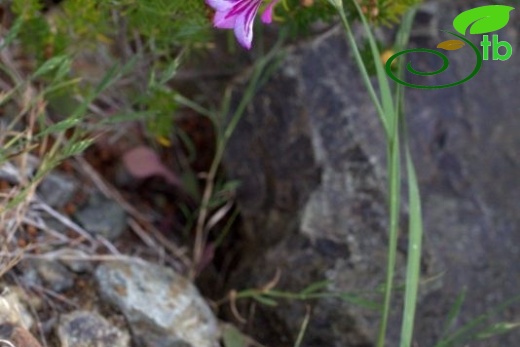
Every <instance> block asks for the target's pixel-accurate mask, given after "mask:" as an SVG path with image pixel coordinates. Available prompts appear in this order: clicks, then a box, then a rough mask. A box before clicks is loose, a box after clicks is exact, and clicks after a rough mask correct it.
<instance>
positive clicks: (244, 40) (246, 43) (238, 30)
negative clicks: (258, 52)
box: [233, 0, 262, 49]
mask: <svg viewBox="0 0 520 347" xmlns="http://www.w3.org/2000/svg"><path fill="white" fill-rule="evenodd" d="M247 1H248V4H247V6H246V7H243V8H241V9H240V14H239V15H238V16H237V18H236V23H235V36H236V38H237V40H238V42H239V43H240V44H241V45H242V46H243V47H245V48H247V49H250V48H251V42H252V41H253V22H254V20H255V16H256V13H257V12H258V8H259V7H260V4H261V3H262V1H261V0H247ZM234 10H235V9H234ZM233 12H234V11H233Z"/></svg>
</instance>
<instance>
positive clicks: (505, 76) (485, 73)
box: [225, 1, 520, 347]
mask: <svg viewBox="0 0 520 347" xmlns="http://www.w3.org/2000/svg"><path fill="white" fill-rule="evenodd" d="M435 6H437V10H435V11H434V10H432V7H435ZM475 6H477V5H476V4H474V3H471V2H456V3H454V2H448V1H443V2H435V3H430V4H428V5H427V8H426V10H425V12H426V14H427V15H426V16H424V17H423V18H422V19H421V18H419V19H420V20H418V22H417V26H419V27H416V28H415V29H414V33H413V35H412V42H411V45H410V46H411V47H425V48H434V47H435V46H436V44H437V43H439V42H440V41H442V40H447V39H451V38H452V37H449V35H446V34H444V33H442V32H440V31H437V30H434V28H438V29H446V30H449V29H450V28H452V20H453V18H455V16H456V15H457V14H458V13H460V12H461V11H463V10H465V9H468V8H470V7H475ZM439 14H442V17H441V16H440V15H439ZM432 16H433V17H432ZM518 20H520V12H518V11H513V12H511V19H510V21H509V25H508V26H507V27H506V28H504V29H503V30H501V31H500V32H499V36H500V39H501V40H506V41H508V42H510V43H511V44H512V46H513V56H512V58H511V59H509V60H508V61H505V62H499V61H492V60H489V61H485V62H484V66H483V67H482V69H481V71H480V72H479V74H478V75H477V76H476V77H474V78H473V79H472V80H470V81H468V82H466V83H465V84H463V85H461V86H458V87H454V88H449V89H443V90H418V89H407V90H406V98H407V107H406V108H407V117H408V121H409V131H410V136H411V147H412V151H413V156H414V158H415V161H416V166H417V169H418V174H419V178H420V185H421V193H422V198H423V214H424V223H425V231H426V235H425V246H424V250H425V257H424V259H423V264H422V265H423V266H422V268H423V273H422V274H423V276H424V278H425V279H427V278H434V277H435V276H437V275H441V274H442V276H439V277H438V279H437V280H436V281H433V282H432V281H430V282H429V283H428V284H426V285H424V286H423V288H422V291H421V296H420V304H419V312H418V314H417V320H416V335H415V340H416V341H418V342H420V346H423V345H424V346H431V345H435V343H436V341H438V339H439V338H440V335H441V332H442V327H443V324H444V322H445V319H446V317H447V315H448V312H449V310H450V308H451V305H452V304H453V303H454V300H455V298H456V296H457V294H459V293H460V292H461V291H463V290H464V289H465V288H467V289H468V294H467V303H468V304H467V305H465V306H464V307H463V310H462V313H461V316H460V319H459V320H458V322H459V324H462V323H464V322H468V321H469V320H470V319H471V318H475V317H477V316H478V315H479V314H482V313H484V312H487V310H489V309H492V308H494V307H496V306H497V305H498V304H499V303H501V302H503V301H505V300H506V299H508V298H511V297H513V296H514V295H517V294H518V288H519V287H520V267H518V265H517V264H518V261H519V260H520V248H519V246H518V245H519V244H520V232H519V230H520V214H519V213H518V198H519V194H518V192H520V183H519V181H518V173H519V167H520V160H519V157H518V153H520V141H519V140H518V139H519V138H520V137H519V131H520V118H519V117H518V115H517V113H518V112H517V110H518V109H520V98H518V97H516V96H515V93H516V88H514V86H515V83H516V81H518V80H519V79H520V68H519V66H520V55H519V54H515V52H516V49H517V47H518V42H519V41H518V28H517V26H515V25H514V23H517V22H518ZM477 44H478V43H477ZM448 56H449V58H450V68H449V71H446V73H445V74H443V75H437V76H433V77H430V79H431V80H430V81H429V82H427V83H432V84H442V83H447V82H449V81H453V80H456V79H457V78H459V77H460V79H462V77H464V76H465V75H467V72H468V71H470V70H471V69H472V67H473V66H472V64H473V62H474V61H475V58H474V57H473V56H472V55H471V50H470V49H469V47H465V48H464V49H462V50H460V51H456V52H450V53H448ZM413 59H414V60H413V61H414V67H415V68H417V69H419V70H428V68H430V69H433V67H432V66H437V65H435V64H437V61H436V60H435V57H433V58H432V57H431V56H417V57H414V58H413ZM407 78H411V76H408V77H407ZM415 82H416V83H421V82H419V81H415ZM241 85H242V84H240V86H241ZM238 88H240V87H238ZM238 88H237V89H238ZM385 151H386V149H385V145H384V137H383V132H382V129H381V126H380V124H379V122H378V119H377V117H376V114H375V111H374V107H373V106H372V104H371V102H370V100H369V97H368V94H367V92H366V88H365V87H364V85H363V83H362V81H361V78H360V75H359V73H358V70H357V67H356V66H355V64H354V60H353V58H351V55H350V51H349V48H348V45H347V43H346V40H345V37H344V33H343V32H341V30H337V31H332V32H329V33H327V34H326V35H324V36H321V37H318V38H316V39H314V40H312V41H310V42H307V43H305V44H302V45H301V46H299V47H296V48H294V49H292V50H291V51H290V52H289V54H288V55H287V57H286V58H285V61H284V62H283V63H282V68H281V70H280V71H279V72H278V73H276V74H275V75H274V76H273V77H272V78H271V79H270V81H269V82H268V83H267V84H266V85H265V86H264V87H263V88H262V90H260V92H259V93H258V95H257V96H256V98H255V100H254V102H252V103H251V105H250V106H249V108H248V110H247V112H246V115H245V116H244V118H243V119H242V120H241V122H240V123H239V125H238V127H237V129H236V132H235V134H234V136H233V138H232V139H231V141H230V143H229V147H228V151H227V155H226V158H225V165H226V169H227V172H229V173H230V174H231V175H232V178H233V179H238V180H240V182H241V186H240V188H239V191H238V202H239V204H240V206H241V209H242V212H243V217H244V223H245V227H244V234H243V237H244V238H245V239H246V248H245V251H244V259H243V260H242V261H241V263H242V266H241V267H240V268H239V269H237V271H236V272H235V275H234V279H233V281H232V283H231V286H232V287H234V288H237V286H238V285H240V287H241V288H244V287H252V286H262V285H264V284H265V283H267V282H268V281H269V279H270V278H272V276H273V274H274V273H275V271H276V269H277V268H280V269H281V270H282V276H281V280H280V282H279V285H278V288H280V289H283V290H291V291H298V290H301V289H302V288H304V287H306V286H307V285H309V284H311V283H313V282H316V281H320V280H324V279H328V280H330V281H331V283H330V285H329V288H328V289H329V290H332V291H345V292H363V291H365V292H367V291H373V290H375V289H376V287H377V286H378V285H380V284H381V283H383V280H384V267H385V266H386V244H387V239H386V238H387V237H386V225H387V212H386V202H385V201H386V187H385V174H384V173H385V155H386V153H385ZM404 207H406V206H404ZM404 230H406V224H403V232H402V233H401V238H400V240H399V242H400V244H403V245H404V247H400V252H399V256H398V257H399V259H398V267H397V271H398V273H397V276H398V277H397V278H396V280H397V282H398V283H399V282H400V281H402V278H403V261H404V260H405V258H406V244H407V239H406V233H405V232H404ZM369 297H370V296H369ZM396 304H397V305H396V307H395V310H394V317H393V318H392V323H391V328H390V329H389V334H390V335H389V345H397V342H396V341H397V339H398V334H399V330H400V327H399V324H400V323H399V308H400V306H399V302H397V303H396ZM262 310H264V309H262ZM264 311H265V312H266V314H267V317H268V318H266V320H267V321H276V322H277V323H276V325H277V327H268V326H264V325H262V326H261V327H258V330H259V332H258V336H259V337H260V339H262V338H264V340H265V341H269V339H270V338H271V337H270V335H278V336H280V335H281V336H280V337H279V338H278V340H277V341H278V343H279V344H278V345H284V346H285V345H291V343H292V342H294V338H295V336H296V334H297V332H298V331H299V328H300V324H301V319H302V315H303V313H304V312H305V310H304V308H302V305H299V304H297V303H293V304H287V305H286V306H283V308H282V309H280V308H278V309H275V310H270V309H269V310H267V309H265V310H264ZM519 316H520V310H519V309H518V308H510V309H508V310H507V311H506V312H504V313H503V315H501V316H500V317H501V319H503V320H518V317H519ZM377 321H378V314H377V313H374V312H369V311H368V312H367V311H366V310H361V309H359V308H358V307H355V306H354V305H352V304H347V303H342V302H339V301H338V300H332V299H327V300H319V301H317V302H316V303H315V306H314V311H313V315H312V321H311V323H310V324H309V326H308V329H307V331H306V335H305V336H306V337H305V340H304V342H303V345H302V346H307V347H319V346H320V347H321V346H327V347H328V346H338V347H346V346H349V347H350V346H372V344H373V341H374V338H375V336H376V335H377V326H378V325H377ZM253 325H254V323H253ZM459 326H460V325H459ZM280 327H282V328H280ZM291 341H292V342H291ZM282 343H285V344H282ZM519 343H520V333H519V332H514V333H510V334H508V335H505V336H503V337H500V338H495V339H492V340H489V341H485V342H480V343H479V342H477V343H474V344H472V346H475V347H477V346H486V347H497V346H515V345H518V344H519Z"/></svg>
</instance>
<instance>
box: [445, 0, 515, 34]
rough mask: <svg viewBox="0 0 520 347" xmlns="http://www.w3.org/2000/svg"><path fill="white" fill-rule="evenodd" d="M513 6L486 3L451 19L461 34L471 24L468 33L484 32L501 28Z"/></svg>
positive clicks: (507, 19)
mask: <svg viewBox="0 0 520 347" xmlns="http://www.w3.org/2000/svg"><path fill="white" fill-rule="evenodd" d="M513 9H514V7H511V6H504V5H487V6H480V7H475V8H472V9H471V10H467V11H464V12H462V13H461V14H459V15H458V16H457V17H455V19H454V20H453V27H454V28H455V30H457V31H458V32H459V33H461V34H462V35H466V30H467V29H468V27H470V26H471V28H470V30H469V33H470V34H486V33H490V32H492V31H496V30H499V29H502V28H503V27H505V26H506V24H507V22H509V12H511V10H513Z"/></svg>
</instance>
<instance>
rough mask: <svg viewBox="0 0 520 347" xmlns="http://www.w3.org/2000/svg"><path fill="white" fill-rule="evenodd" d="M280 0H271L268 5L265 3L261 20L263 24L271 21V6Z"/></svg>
mask: <svg viewBox="0 0 520 347" xmlns="http://www.w3.org/2000/svg"><path fill="white" fill-rule="evenodd" d="M278 1H280V0H273V1H271V3H270V4H269V5H267V7H266V9H265V11H264V13H262V22H264V23H265V24H269V23H271V22H272V21H273V8H274V5H276V3H277V2H278Z"/></svg>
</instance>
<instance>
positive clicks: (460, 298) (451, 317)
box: [443, 290, 466, 336]
mask: <svg viewBox="0 0 520 347" xmlns="http://www.w3.org/2000/svg"><path fill="white" fill-rule="evenodd" d="M465 299H466V291H465V290H464V291H462V292H461V293H460V294H459V295H457V299H456V300H455V303H454V304H453V306H452V307H451V309H450V312H448V317H447V318H446V322H445V323H444V333H443V336H446V335H448V333H449V330H450V329H451V327H452V326H453V323H455V319H457V317H458V316H459V314H460V310H461V309H462V304H463V303H464V300H465Z"/></svg>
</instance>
